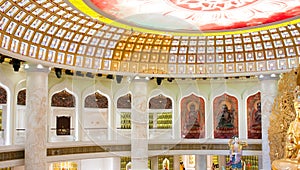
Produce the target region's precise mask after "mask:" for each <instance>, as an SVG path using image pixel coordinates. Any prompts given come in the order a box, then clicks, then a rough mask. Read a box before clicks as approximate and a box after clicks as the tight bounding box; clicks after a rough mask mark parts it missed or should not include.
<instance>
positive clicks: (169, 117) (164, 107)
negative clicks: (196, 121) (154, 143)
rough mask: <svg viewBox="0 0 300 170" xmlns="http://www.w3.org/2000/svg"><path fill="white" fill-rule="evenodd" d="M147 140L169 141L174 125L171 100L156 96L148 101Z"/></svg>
mask: <svg viewBox="0 0 300 170" xmlns="http://www.w3.org/2000/svg"><path fill="white" fill-rule="evenodd" d="M148 106H149V129H150V130H149V138H150V139H154V138H156V139H171V138H172V136H173V135H172V134H173V133H172V132H173V131H172V129H173V124H174V115H173V102H172V99H171V98H169V97H167V96H165V95H163V94H158V95H156V96H153V97H151V98H150V99H149V102H148Z"/></svg>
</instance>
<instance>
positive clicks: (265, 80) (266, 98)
mask: <svg viewBox="0 0 300 170" xmlns="http://www.w3.org/2000/svg"><path fill="white" fill-rule="evenodd" d="M260 80H261V82H260V84H261V104H262V105H261V106H262V107H261V111H262V120H261V121H262V122H261V124H262V154H263V155H262V167H261V168H262V169H271V160H270V155H269V153H270V146H269V139H268V129H269V125H270V115H271V112H272V106H273V103H274V99H275V97H276V95H277V83H278V76H273V75H271V76H270V75H264V76H260Z"/></svg>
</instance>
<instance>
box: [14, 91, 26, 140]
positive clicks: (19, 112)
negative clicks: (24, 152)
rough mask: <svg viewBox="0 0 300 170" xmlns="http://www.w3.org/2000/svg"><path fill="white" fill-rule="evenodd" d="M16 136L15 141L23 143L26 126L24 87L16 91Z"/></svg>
mask: <svg viewBox="0 0 300 170" xmlns="http://www.w3.org/2000/svg"><path fill="white" fill-rule="evenodd" d="M16 102H17V105H16V111H15V119H16V124H15V127H16V136H15V138H16V139H15V143H17V144H19V143H23V142H24V141H25V128H26V89H25V88H22V89H20V90H19V91H18V92H17V96H16Z"/></svg>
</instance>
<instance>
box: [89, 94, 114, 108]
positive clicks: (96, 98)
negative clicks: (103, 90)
mask: <svg viewBox="0 0 300 170" xmlns="http://www.w3.org/2000/svg"><path fill="white" fill-rule="evenodd" d="M84 108H98V109H105V108H106V109H107V108H108V99H107V97H106V96H104V95H102V94H100V93H99V92H95V93H93V94H90V95H88V96H87V97H85V99H84Z"/></svg>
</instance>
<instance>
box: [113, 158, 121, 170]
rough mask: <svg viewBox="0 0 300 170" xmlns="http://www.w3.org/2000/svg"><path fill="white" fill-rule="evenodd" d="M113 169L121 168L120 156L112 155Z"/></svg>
mask: <svg viewBox="0 0 300 170" xmlns="http://www.w3.org/2000/svg"><path fill="white" fill-rule="evenodd" d="M112 159H113V160H112V161H113V164H112V165H113V169H117V170H118V169H121V158H120V157H113V158H112Z"/></svg>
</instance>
